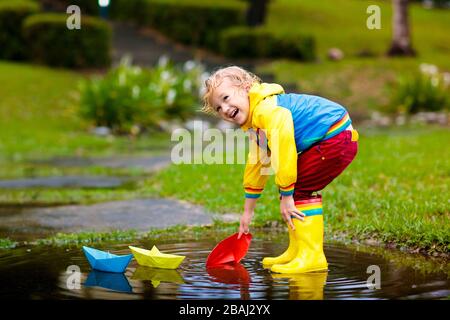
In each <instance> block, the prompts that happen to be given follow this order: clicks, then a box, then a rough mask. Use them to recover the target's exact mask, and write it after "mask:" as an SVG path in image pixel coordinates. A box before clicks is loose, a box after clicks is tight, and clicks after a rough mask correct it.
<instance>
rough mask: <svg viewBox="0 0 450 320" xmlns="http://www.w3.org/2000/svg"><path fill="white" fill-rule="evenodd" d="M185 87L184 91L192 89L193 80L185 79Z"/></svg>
mask: <svg viewBox="0 0 450 320" xmlns="http://www.w3.org/2000/svg"><path fill="white" fill-rule="evenodd" d="M183 89H184V91H187V92H189V91H191V89H192V81H191V80H189V79H186V80H184V81H183Z"/></svg>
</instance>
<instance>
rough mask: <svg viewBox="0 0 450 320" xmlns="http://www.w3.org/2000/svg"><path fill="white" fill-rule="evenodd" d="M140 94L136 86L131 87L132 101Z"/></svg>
mask: <svg viewBox="0 0 450 320" xmlns="http://www.w3.org/2000/svg"><path fill="white" fill-rule="evenodd" d="M140 92H141V89H140V88H139V87H138V86H133V89H132V90H131V94H132V96H133V98H134V99H136V98H137V97H139V93H140Z"/></svg>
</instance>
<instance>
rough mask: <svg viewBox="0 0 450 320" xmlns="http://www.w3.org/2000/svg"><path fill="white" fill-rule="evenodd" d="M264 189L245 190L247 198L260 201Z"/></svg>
mask: <svg viewBox="0 0 450 320" xmlns="http://www.w3.org/2000/svg"><path fill="white" fill-rule="evenodd" d="M262 192H263V189H255V188H248V187H247V188H245V197H246V198H252V199H258V198H259V197H260V196H261V193H262Z"/></svg>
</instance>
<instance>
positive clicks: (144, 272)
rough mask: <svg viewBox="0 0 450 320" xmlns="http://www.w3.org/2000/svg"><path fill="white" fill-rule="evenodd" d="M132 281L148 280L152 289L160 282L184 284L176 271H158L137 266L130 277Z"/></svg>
mask: <svg viewBox="0 0 450 320" xmlns="http://www.w3.org/2000/svg"><path fill="white" fill-rule="evenodd" d="M132 279H133V280H150V281H151V282H152V285H153V287H154V288H157V287H158V286H159V284H160V283H161V282H170V283H178V284H182V283H184V279H183V277H182V276H181V275H180V274H179V273H178V271H176V270H171V269H158V268H150V267H144V266H138V267H137V268H136V271H135V272H134V274H133V277H132Z"/></svg>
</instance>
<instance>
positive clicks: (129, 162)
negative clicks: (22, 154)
mask: <svg viewBox="0 0 450 320" xmlns="http://www.w3.org/2000/svg"><path fill="white" fill-rule="evenodd" d="M33 163H35V164H40V165H42V164H44V165H50V166H57V167H91V166H100V167H106V168H137V169H143V170H146V171H157V170H160V169H162V168H164V167H166V166H167V165H169V164H170V156H167V155H161V156H123V157H117V156H116V157H104V158H85V157H56V158H52V159H50V160H36V161H34V162H33Z"/></svg>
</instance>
